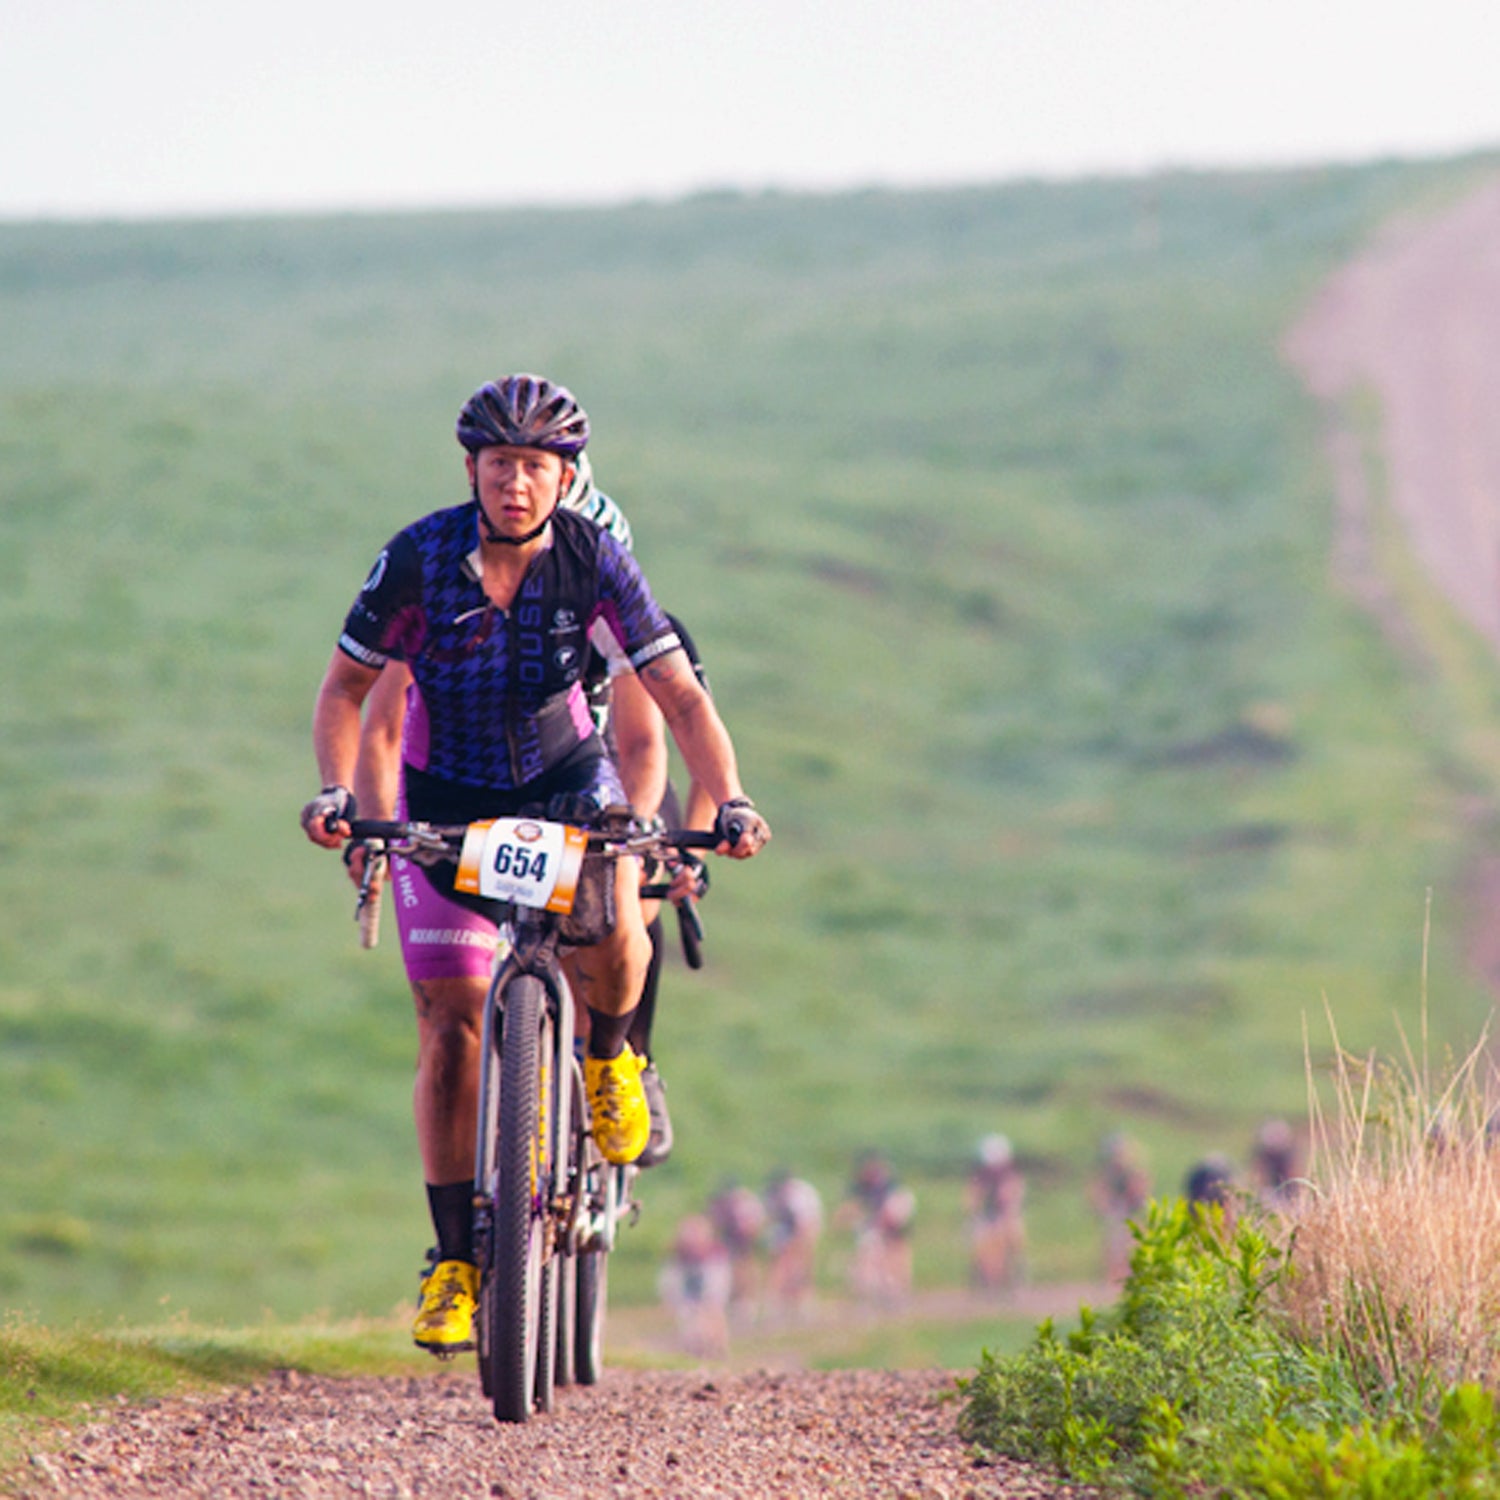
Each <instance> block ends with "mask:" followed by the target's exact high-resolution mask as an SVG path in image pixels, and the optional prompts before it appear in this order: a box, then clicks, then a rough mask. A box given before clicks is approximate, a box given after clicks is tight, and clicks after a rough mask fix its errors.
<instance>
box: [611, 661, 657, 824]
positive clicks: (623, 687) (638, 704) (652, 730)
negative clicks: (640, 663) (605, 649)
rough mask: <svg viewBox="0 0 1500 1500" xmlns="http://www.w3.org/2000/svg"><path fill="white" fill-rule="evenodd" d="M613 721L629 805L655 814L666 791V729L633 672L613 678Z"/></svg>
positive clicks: (651, 700)
mask: <svg viewBox="0 0 1500 1500" xmlns="http://www.w3.org/2000/svg"><path fill="white" fill-rule="evenodd" d="M609 691H610V707H609V714H610V721H611V723H612V725H613V727H614V736H615V749H616V751H617V752H618V754H619V760H620V779H621V780H622V781H623V782H624V783H625V795H626V796H627V797H629V798H630V805H631V806H632V807H633V808H634V809H635V810H636V812H638V813H639V814H640V815H641V816H642V817H645V818H650V817H654V816H655V815H656V814H657V812H659V811H660V809H661V802H662V798H663V797H664V796H666V793H667V732H666V725H665V724H664V723H663V722H662V715H661V710H660V709H659V708H658V707H657V706H656V703H655V701H654V700H653V699H652V697H651V695H650V694H649V693H648V692H647V691H646V689H645V687H644V685H643V684H642V682H641V679H640V678H639V677H637V676H636V675H635V673H634V672H622V673H621V674H620V675H619V676H617V677H614V678H611V679H610V685H609Z"/></svg>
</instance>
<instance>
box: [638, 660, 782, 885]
mask: <svg viewBox="0 0 1500 1500" xmlns="http://www.w3.org/2000/svg"><path fill="white" fill-rule="evenodd" d="M640 679H641V683H642V685H643V686H644V687H645V689H646V691H647V692H648V693H650V695H651V697H652V698H653V699H654V700H655V702H656V706H657V707H658V708H660V709H661V711H662V717H663V718H664V719H665V720H666V721H667V728H668V729H670V730H671V731H672V738H673V739H674V740H675V741H676V742H677V748H678V749H679V750H681V751H682V758H683V760H685V761H686V762H687V768H688V771H689V773H690V774H691V776H692V778H693V782H694V784H695V785H696V786H697V787H698V788H699V789H700V790H701V792H702V794H703V795H704V796H706V797H707V798H709V799H710V800H711V801H712V802H713V804H714V806H715V807H716V808H719V807H722V806H723V805H724V804H725V803H726V802H729V801H732V800H734V799H736V798H743V797H744V796H745V789H744V787H743V786H742V785H741V784H740V773H739V767H738V766H737V764H736V763H735V756H734V745H733V742H732V741H731V740H730V738H729V731H728V730H727V729H726V728H725V727H724V721H723V720H722V719H721V718H720V717H719V711H718V709H716V708H715V707H714V701H713V699H712V698H710V697H709V696H708V694H707V692H705V691H704V688H703V684H702V683H701V682H699V681H698V674H697V673H696V672H694V671H693V665H692V663H691V662H690V661H689V660H688V656H687V652H685V651H681V650H678V651H668V652H667V653H666V654H665V655H664V656H659V657H657V658H656V660H655V661H652V662H648V663H647V664H646V665H645V666H644V667H643V668H642V669H641V672H640ZM745 823H746V828H745V832H744V835H743V836H742V837H741V838H740V839H739V840H738V842H736V843H735V844H734V845H733V846H731V845H730V844H729V842H728V841H727V840H726V841H725V842H724V843H723V844H721V845H720V846H719V853H721V854H733V855H734V856H735V857H736V858H739V859H748V858H749V857H750V856H751V855H752V854H754V853H756V852H757V851H758V850H759V849H760V848H761V847H762V846H763V845H764V844H765V843H766V841H767V840H768V839H769V838H770V836H771V830H770V827H769V825H767V823H766V822H765V820H764V819H763V818H761V817H760V816H759V815H758V814H757V813H755V812H753V811H749V810H748V809H747V816H746V818H745Z"/></svg>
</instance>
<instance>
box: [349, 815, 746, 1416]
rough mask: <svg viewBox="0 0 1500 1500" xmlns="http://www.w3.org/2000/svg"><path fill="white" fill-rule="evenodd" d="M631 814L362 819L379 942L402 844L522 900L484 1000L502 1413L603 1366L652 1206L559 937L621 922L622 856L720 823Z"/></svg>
mask: <svg viewBox="0 0 1500 1500" xmlns="http://www.w3.org/2000/svg"><path fill="white" fill-rule="evenodd" d="M617 822H618V823H619V825H620V826H619V828H618V830H616V829H611V831H607V832H599V831H591V830H588V829H583V828H578V827H575V826H573V825H571V824H566V823H560V822H554V821H551V820H549V819H545V818H540V817H515V818H494V819H487V820H484V821H481V822H476V823H469V824H456V825H438V824H431V823H423V822H388V821H379V820H367V819H365V820H356V821H355V822H354V823H353V824H352V825H351V834H352V837H353V838H354V839H356V840H359V841H361V842H363V843H364V845H365V848H366V856H367V857H366V861H365V871H366V874H365V880H364V882H363V884H362V886H361V893H360V905H359V908H358V909H357V912H356V914H357V915H359V916H361V918H362V922H361V926H362V930H363V931H364V933H365V935H366V939H367V945H368V927H367V919H366V918H365V908H366V907H367V905H369V904H371V901H370V889H371V880H372V878H373V871H374V870H375V869H376V868H377V867H378V865H379V864H380V862H381V861H382V860H384V859H385V858H387V857H389V856H390V855H392V854H400V855H403V856H404V857H406V858H408V859H410V860H411V861H413V863H416V864H420V865H433V864H437V863H444V862H446V863H453V864H456V865H457V867H458V869H457V875H456V877H455V882H454V884H455V889H457V890H459V891H463V892H466V893H468V894H471V895H475V896H480V897H483V898H485V899H488V900H493V901H499V902H502V903H503V904H504V907H505V909H506V911H507V913H508V915H507V917H506V920H505V921H504V922H503V923H502V926H501V941H500V944H499V946H498V948H497V950H496V955H495V967H494V971H493V974H492V976H491V979H490V986H489V991H488V995H487V998H486V1001H485V1007H484V1017H483V1030H482V1040H481V1051H480V1082H479V1124H478V1131H477V1137H476V1141H475V1158H474V1159H475V1169H474V1239H475V1250H476V1258H477V1260H478V1263H479V1269H480V1291H479V1312H478V1316H477V1319H476V1325H477V1343H478V1361H479V1375H480V1383H481V1386H482V1387H483V1390H484V1393H485V1395H486V1397H487V1398H488V1399H489V1401H490V1403H491V1405H492V1407H493V1409H494V1413H495V1418H496V1420H497V1421H501V1422H524V1421H526V1420H527V1419H528V1418H529V1417H530V1416H531V1414H532V1412H533V1411H551V1410H552V1408H553V1404H554V1395H555V1390H556V1387H557V1386H558V1385H559V1384H563V1385H566V1384H570V1383H573V1382H577V1383H578V1384H582V1385H590V1384H593V1383H594V1382H596V1381H597V1380H598V1379H599V1376H600V1374H601V1373H602V1370H603V1344H604V1319H605V1307H606V1300H607V1286H608V1274H607V1269H608V1256H609V1253H610V1251H611V1250H613V1249H614V1246H615V1243H616V1238H617V1235H618V1231H619V1228H620V1226H621V1225H622V1224H623V1223H625V1222H633V1221H634V1219H635V1218H636V1216H637V1215H638V1213H639V1206H638V1204H637V1202H636V1199H635V1196H634V1186H635V1180H636V1176H637V1168H636V1167H635V1166H633V1165H629V1166H617V1165H614V1164H611V1163H609V1162H607V1161H606V1160H605V1159H604V1157H603V1156H602V1155H601V1154H600V1152H599V1150H598V1148H597V1146H595V1144H594V1140H593V1136H592V1134H591V1132H590V1128H589V1125H590V1122H589V1112H588V1103H587V1095H586V1093H585V1090H584V1082H583V1063H582V1057H581V1048H579V1047H575V1044H574V1043H575V1015H576V1013H575V1007H574V1000H573V995H572V992H571V990H570V988H569V985H568V981H567V977H566V975H565V974H564V972H563V969H562V966H561V963H560V962H559V951H560V950H561V949H563V948H565V947H569V946H585V945H586V944H587V943H589V942H594V941H598V939H599V938H600V937H602V936H603V935H604V932H606V931H608V923H609V922H610V921H612V913H611V912H609V911H607V910H605V909H603V908H604V907H605V906H607V901H606V899H605V898H604V897H602V895H601V893H602V892H603V891H605V890H607V889H608V888H609V881H610V880H611V879H612V877H611V876H610V870H611V864H612V861H614V860H616V859H620V858H625V857H633V856H639V857H643V858H655V859H657V860H661V861H663V862H666V863H670V862H671V861H672V860H673V859H674V858H675V857H677V856H679V855H680V853H681V852H682V851H684V850H687V849H705V848H715V847H716V846H717V845H718V843H719V838H718V836H717V835H715V834H712V833H702V832H699V831H697V830H679V831H667V830H662V829H642V828H640V827H639V826H637V825H635V824H634V823H630V822H628V821H626V820H617ZM664 893H665V892H664V889H662V888H657V889H656V890H655V894H664ZM601 923H602V924H603V926H602V929H601ZM686 931H687V929H686V927H685V928H684V932H685V933H686ZM698 936H699V937H700V938H701V929H700V930H699V933H698Z"/></svg>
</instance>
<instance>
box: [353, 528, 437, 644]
mask: <svg viewBox="0 0 1500 1500" xmlns="http://www.w3.org/2000/svg"><path fill="white" fill-rule="evenodd" d="M421 585H422V564H421V559H420V557H419V556H418V553H417V548H416V543H415V542H413V540H412V539H411V538H410V537H409V536H407V534H406V533H405V532H402V533H401V534H400V535H398V536H396V537H394V538H393V539H392V540H391V541H390V543H389V544H388V545H387V546H386V547H385V549H384V550H383V551H382V552H381V554H380V556H379V557H377V558H376V559H375V566H374V567H372V568H371V569H370V574H369V577H367V578H366V579H365V582H364V587H363V588H361V589H360V591H359V595H358V597H357V598H356V599H355V601H354V603H353V604H352V605H351V606H350V609H349V613H348V614H347V615H346V616H345V617H344V629H343V633H342V634H341V635H340V636H339V649H340V650H341V651H343V652H344V653H345V655H347V656H350V657H353V659H354V660H355V661H357V662H360V663H362V664H363V665H364V666H367V667H375V668H377V669H378V668H380V667H383V666H385V664H386V663H387V662H388V661H391V660H393V659H394V660H396V661H402V660H404V659H405V658H406V656H407V654H408V652H409V650H410V648H411V645H412V644H413V639H414V634H415V631H416V629H417V626H418V622H419V620H420V617H421Z"/></svg>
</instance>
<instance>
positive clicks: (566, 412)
mask: <svg viewBox="0 0 1500 1500" xmlns="http://www.w3.org/2000/svg"><path fill="white" fill-rule="evenodd" d="M457 433H458V440H459V442H460V443H462V444H463V445H464V447H465V448H467V449H468V450H469V452H470V453H478V452H479V450H480V449H481V448H497V447H503V448H541V449H544V450H545V451H546V452H548V453H556V454H558V455H559V457H562V458H566V459H574V458H577V457H578V455H579V454H580V453H582V452H583V449H584V445H585V444H586V443H587V442H588V440H589V419H588V414H587V413H586V412H585V411H584V409H583V408H582V407H581V406H580V405H579V404H578V401H577V399H576V398H575V397H574V395H573V393H572V391H570V390H569V389H568V388H567V386H565V385H556V384H554V383H553V382H552V381H550V380H544V379H543V378H542V377H541V376H540V375H506V376H503V377H502V378H501V379H499V380H490V381H486V382H485V384H484V385H482V386H480V387H479V389H478V390H477V391H475V392H474V394H473V395H472V396H470V397H469V399H468V400H467V401H466V402H465V403H464V409H463V410H462V411H461V412H459V414H458V428H457Z"/></svg>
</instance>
